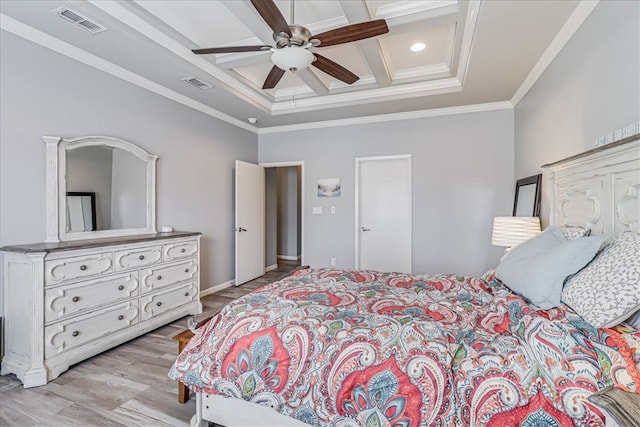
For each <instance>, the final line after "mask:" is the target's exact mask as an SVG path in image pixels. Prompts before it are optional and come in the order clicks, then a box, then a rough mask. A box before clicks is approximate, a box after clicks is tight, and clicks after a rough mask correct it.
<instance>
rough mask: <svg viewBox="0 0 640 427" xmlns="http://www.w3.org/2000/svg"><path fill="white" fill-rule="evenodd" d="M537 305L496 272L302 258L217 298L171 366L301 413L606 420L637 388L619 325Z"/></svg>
mask: <svg viewBox="0 0 640 427" xmlns="http://www.w3.org/2000/svg"><path fill="white" fill-rule="evenodd" d="M617 334H618V332H617V331H616V330H611V329H601V330H595V329H593V328H592V327H590V326H589V325H588V324H587V323H586V322H585V321H583V320H582V319H581V318H580V317H579V316H578V315H576V314H575V313H573V312H572V311H571V310H569V309H568V308H566V307H561V308H557V309H552V310H546V311H538V310H536V309H535V308H534V307H532V306H530V305H529V304H527V302H526V301H525V300H524V299H523V298H521V297H519V296H517V295H515V294H513V293H512V292H511V291H510V290H509V289H508V288H506V287H505V286H504V285H502V284H501V283H500V282H499V281H497V280H496V279H495V278H494V276H493V275H491V274H488V275H486V276H485V277H484V278H473V277H461V276H454V275H406V274H399V273H379V272H371V271H352V270H330V269H323V270H300V271H298V272H297V273H296V274H295V275H294V276H290V277H288V278H286V279H284V280H282V281H279V282H275V283H273V284H270V285H267V286H265V287H263V288H261V289H259V290H257V291H254V292H252V293H251V294H248V295H246V296H244V297H242V298H240V299H238V300H236V301H234V302H233V303H231V304H229V305H228V306H226V307H225V308H224V309H223V310H222V311H221V312H220V313H219V314H218V315H216V316H215V317H213V318H212V320H211V321H210V322H209V323H208V324H206V325H205V326H203V327H202V328H201V329H200V330H199V332H198V333H197V334H196V336H195V337H194V338H193V339H192V340H191V342H190V343H189V344H188V345H187V347H186V348H185V350H184V351H183V352H182V353H181V354H180V356H179V357H178V359H177V360H176V362H175V364H174V366H173V368H172V369H171V372H170V376H171V378H173V379H178V380H180V381H182V382H184V383H185V384H187V385H188V386H189V387H190V388H192V389H195V390H197V391H204V392H206V393H210V394H220V395H224V396H228V397H235V398H239V399H244V400H247V401H252V402H256V403H260V404H264V405H269V406H272V407H273V408H275V409H276V410H277V411H279V412H280V413H282V414H284V415H287V416H291V417H294V418H296V419H299V420H301V421H304V422H306V423H308V424H311V425H322V426H338V425H340V426H360V425H363V426H364V425H366V426H403V427H404V426H427V425H441V426H444V425H446V426H449V425H473V426H482V425H499V426H503V425H523V426H527V425H531V426H533V425H548V426H554V425H561V426H564V425H578V426H587V425H588V426H594V425H604V415H603V413H602V412H601V410H600V409H599V408H598V407H597V406H594V405H593V404H592V403H590V402H589V401H587V397H588V396H589V395H591V394H593V393H595V392H596V391H598V390H599V389H602V388H604V387H606V386H610V385H616V386H619V387H623V388H626V389H629V390H631V391H636V387H639V385H638V382H637V381H638V379H639V378H640V376H639V374H638V367H637V366H636V365H635V364H634V361H633V359H632V357H631V350H630V349H629V346H628V345H627V344H626V341H625V340H624V339H621V338H620V337H619V336H617Z"/></svg>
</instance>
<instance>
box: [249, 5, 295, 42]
mask: <svg viewBox="0 0 640 427" xmlns="http://www.w3.org/2000/svg"><path fill="white" fill-rule="evenodd" d="M251 4H252V5H253V7H255V8H256V10H257V11H258V13H259V14H260V16H262V19H264V21H265V22H266V23H267V24H268V25H269V26H270V27H271V29H272V30H273V31H274V32H275V33H276V34H280V33H285V34H288V35H289V37H291V30H290V29H289V24H287V20H286V19H284V16H282V13H280V10H279V9H278V6H276V4H275V3H274V2H273V0H251Z"/></svg>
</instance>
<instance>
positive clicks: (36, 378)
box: [0, 232, 202, 387]
mask: <svg viewBox="0 0 640 427" xmlns="http://www.w3.org/2000/svg"><path fill="white" fill-rule="evenodd" d="M0 250H1V251H2V252H1V253H2V275H3V276H2V279H3V282H4V284H3V288H4V301H3V304H4V315H5V319H4V358H3V359H2V375H5V374H8V373H14V374H16V376H17V377H18V378H19V379H20V380H21V381H22V383H23V385H24V386H25V387H33V386H39V385H43V384H46V383H47V382H48V381H51V380H52V379H54V378H56V377H58V376H59V375H60V374H61V373H62V372H64V371H66V370H67V369H68V368H69V366H70V365H72V364H74V363H77V362H79V361H82V360H84V359H86V358H88V357H91V356H93V355H95V354H97V353H100V352H102V351H105V350H107V349H109V348H112V347H115V346H117V345H119V344H121V343H123V342H125V341H128V340H130V339H132V338H135V337H137V336H139V335H142V334H144V333H146V332H148V331H150V330H153V329H155V328H158V327H159V326H162V325H164V324H166V323H169V322H172V321H174V320H176V319H178V318H180V317H183V316H185V315H188V314H196V313H200V312H201V311H202V305H201V304H200V300H199V294H200V269H199V264H200V260H199V257H200V233H194V232H171V233H157V234H149V235H138V236H131V237H117V238H106V239H95V240H83V241H74V242H60V243H42V244H35V245H22V246H8V247H4V248H1V249H0Z"/></svg>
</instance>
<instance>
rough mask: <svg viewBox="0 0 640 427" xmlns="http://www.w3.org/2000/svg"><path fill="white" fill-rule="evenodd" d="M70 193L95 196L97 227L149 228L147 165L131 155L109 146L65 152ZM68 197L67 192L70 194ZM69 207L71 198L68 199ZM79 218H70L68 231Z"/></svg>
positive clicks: (98, 228) (75, 227) (74, 229)
mask: <svg viewBox="0 0 640 427" xmlns="http://www.w3.org/2000/svg"><path fill="white" fill-rule="evenodd" d="M66 168H67V175H66V184H67V186H66V188H67V190H68V192H84V193H94V194H95V228H93V230H118V229H129V228H144V227H146V219H147V206H146V202H147V199H146V192H147V166H146V164H145V162H143V161H142V160H140V159H139V158H138V157H136V156H134V155H133V154H132V153H130V152H127V151H124V150H121V149H118V148H113V147H108V146H88V147H79V148H77V149H73V150H67V152H66ZM67 195H68V193H67ZM67 205H69V199H68V198H67ZM74 218H78V216H67V223H66V226H65V229H66V230H67V231H88V230H91V229H78V228H77V227H78V226H79V224H75V226H73V224H72V223H70V222H69V221H73V219H74Z"/></svg>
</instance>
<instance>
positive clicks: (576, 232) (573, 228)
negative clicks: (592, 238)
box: [560, 225, 591, 240]
mask: <svg viewBox="0 0 640 427" xmlns="http://www.w3.org/2000/svg"><path fill="white" fill-rule="evenodd" d="M560 229H561V230H562V234H564V237H566V238H567V240H573V239H577V238H579V237H586V236H588V235H589V234H591V229H590V228H587V227H583V226H581V225H563V226H562V227H560Z"/></svg>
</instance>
